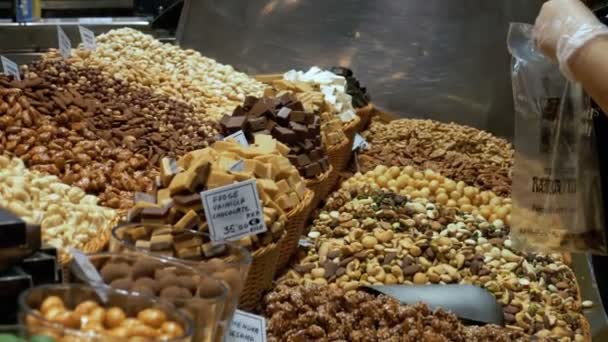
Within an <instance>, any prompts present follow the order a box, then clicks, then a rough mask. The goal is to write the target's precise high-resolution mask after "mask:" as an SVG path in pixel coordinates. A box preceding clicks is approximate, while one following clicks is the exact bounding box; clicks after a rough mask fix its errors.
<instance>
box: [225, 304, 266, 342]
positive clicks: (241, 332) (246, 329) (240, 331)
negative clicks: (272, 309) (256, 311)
mask: <svg viewBox="0 0 608 342" xmlns="http://www.w3.org/2000/svg"><path fill="white" fill-rule="evenodd" d="M226 341H229V342H266V319H265V318H264V317H262V316H258V315H253V314H250V313H248V312H245V311H241V310H236V312H235V313H234V318H233V319H232V324H230V331H228V336H226Z"/></svg>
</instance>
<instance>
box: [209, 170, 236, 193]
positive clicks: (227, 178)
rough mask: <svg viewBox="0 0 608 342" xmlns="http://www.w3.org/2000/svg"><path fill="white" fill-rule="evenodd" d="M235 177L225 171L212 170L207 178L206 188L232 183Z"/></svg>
mask: <svg viewBox="0 0 608 342" xmlns="http://www.w3.org/2000/svg"><path fill="white" fill-rule="evenodd" d="M234 181H235V177H234V176H233V175H231V174H229V173H227V172H225V171H220V170H213V171H211V174H210V175H209V179H208V180H207V189H214V188H219V187H221V186H224V185H229V184H232V183H234Z"/></svg>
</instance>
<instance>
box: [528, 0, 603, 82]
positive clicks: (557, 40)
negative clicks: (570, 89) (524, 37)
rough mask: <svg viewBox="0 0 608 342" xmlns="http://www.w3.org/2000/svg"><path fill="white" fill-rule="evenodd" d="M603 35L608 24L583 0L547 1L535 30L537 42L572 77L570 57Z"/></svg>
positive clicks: (541, 49) (537, 19)
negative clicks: (602, 21)
mask: <svg viewBox="0 0 608 342" xmlns="http://www.w3.org/2000/svg"><path fill="white" fill-rule="evenodd" d="M601 35H608V27H606V26H605V25H604V24H602V23H601V22H600V21H599V20H598V19H597V18H596V17H595V15H594V14H593V13H592V12H591V11H590V10H589V9H588V8H587V7H586V6H585V5H584V4H583V3H582V2H580V1H579V0H550V1H547V2H545V3H544V4H543V7H542V8H541V11H540V14H539V15H538V17H537V18H536V23H535V24H534V31H533V37H534V41H535V43H536V46H537V47H538V48H539V49H540V51H542V52H543V53H544V54H545V55H547V56H548V57H550V58H552V59H555V60H557V62H558V63H559V66H560V69H561V71H562V72H563V73H564V75H566V77H568V78H569V79H571V80H572V79H573V77H572V73H571V72H570V68H569V66H568V62H569V61H570V58H571V57H572V56H573V55H574V54H575V53H576V52H577V51H578V50H579V49H580V48H581V47H583V45H585V44H586V43H588V42H589V41H591V40H593V39H595V38H597V37H599V36H601Z"/></svg>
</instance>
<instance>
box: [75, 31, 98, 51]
mask: <svg viewBox="0 0 608 342" xmlns="http://www.w3.org/2000/svg"><path fill="white" fill-rule="evenodd" d="M78 31H79V32H80V39H81V40H82V45H84V48H85V49H87V50H90V51H95V48H96V47H97V43H96V42H95V33H93V31H91V30H89V29H88V28H86V27H84V26H80V25H78Z"/></svg>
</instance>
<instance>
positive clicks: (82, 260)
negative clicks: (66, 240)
mask: <svg viewBox="0 0 608 342" xmlns="http://www.w3.org/2000/svg"><path fill="white" fill-rule="evenodd" d="M70 253H72V256H73V257H74V262H75V263H76V264H77V265H78V267H79V268H80V270H81V271H82V274H83V275H84V276H85V277H86V278H87V280H88V282H89V284H91V285H95V292H97V294H98V295H99V297H100V298H101V299H103V301H107V300H108V299H107V297H108V295H107V293H106V292H105V291H103V289H102V286H103V284H104V282H103V279H102V278H101V275H100V274H99V272H98V271H97V269H96V268H95V266H93V264H92V263H91V260H89V257H87V256H86V254H84V253H83V252H82V251H80V250H78V249H76V248H71V247H70Z"/></svg>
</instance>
